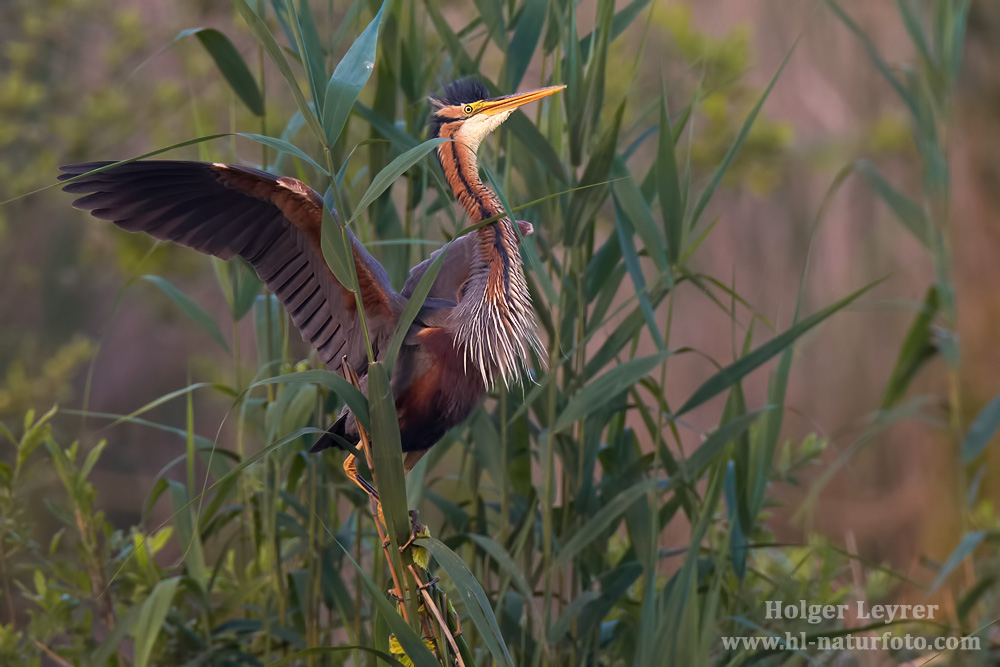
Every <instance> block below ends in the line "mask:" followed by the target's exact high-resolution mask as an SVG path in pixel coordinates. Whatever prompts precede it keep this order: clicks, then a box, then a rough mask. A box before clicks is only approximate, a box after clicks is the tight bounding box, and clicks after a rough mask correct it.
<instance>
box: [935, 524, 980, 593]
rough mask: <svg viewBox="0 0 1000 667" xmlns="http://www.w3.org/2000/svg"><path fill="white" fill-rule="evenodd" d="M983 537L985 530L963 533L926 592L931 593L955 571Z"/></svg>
mask: <svg viewBox="0 0 1000 667" xmlns="http://www.w3.org/2000/svg"><path fill="white" fill-rule="evenodd" d="M984 537H986V532H985V531H982V530H973V531H971V532H968V533H966V534H965V535H963V536H962V539H961V540H960V541H959V543H958V546H957V547H955V550H954V551H952V552H951V555H950V556H948V560H946V561H945V562H944V565H942V566H941V569H940V570H938V574H937V576H936V577H935V578H934V583H932V584H931V587H930V589H928V591H927V593H928V594H930V593H933V592H934V591H936V590H937V589H938V588H940V586H941V584H943V583H944V582H945V580H946V579H947V578H948V577H949V576H951V573H952V572H954V571H955V568H957V567H958V566H959V565H960V564H961V563H962V561H963V560H965V559H966V557H967V556H969V554H971V553H972V552H973V551H975V549H976V547H978V546H979V543H980V542H982V541H983V538H984Z"/></svg>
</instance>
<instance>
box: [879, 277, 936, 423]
mask: <svg viewBox="0 0 1000 667" xmlns="http://www.w3.org/2000/svg"><path fill="white" fill-rule="evenodd" d="M939 307H940V303H939V299H938V292H937V288H936V287H934V286H933V285H932V286H931V287H929V288H928V289H927V295H926V296H925V297H924V301H923V304H922V307H921V309H920V312H919V313H917V316H916V318H914V320H913V324H911V325H910V330H909V331H908V332H907V334H906V338H905V339H904V340H903V345H902V347H900V349H899V356H897V357H896V364H895V366H893V368H892V374H891V375H890V376H889V382H887V383H886V387H885V391H884V392H883V393H882V404H881V406H880V408H881V409H882V410H886V409H888V408H891V407H892V406H894V405H895V404H896V403H897V402H899V400H900V399H902V398H903V396H904V395H905V394H906V390H907V388H908V387H909V386H910V383H911V382H912V381H913V378H914V377H916V375H917V373H918V372H919V371H920V369H921V368H923V367H924V364H926V363H927V362H928V361H930V360H931V359H933V358H934V357H935V356H936V355H937V353H938V346H937V344H936V343H935V335H934V327H933V324H934V318H935V317H936V316H937V314H938V309H939Z"/></svg>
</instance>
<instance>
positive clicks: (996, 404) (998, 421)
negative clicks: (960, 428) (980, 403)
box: [962, 395, 1000, 463]
mask: <svg viewBox="0 0 1000 667" xmlns="http://www.w3.org/2000/svg"><path fill="white" fill-rule="evenodd" d="M998 426H1000V395H998V396H994V397H993V400H992V401H990V402H989V403H987V404H986V407H984V408H983V409H982V410H981V411H980V412H979V414H978V415H977V416H976V418H975V420H973V422H972V426H970V427H969V432H968V433H966V434H965V439H963V440H962V463H970V462H971V461H972V460H973V459H975V458H976V457H977V456H979V455H980V454H982V453H983V450H984V449H985V448H986V445H987V444H988V443H989V441H990V440H991V439H992V438H993V436H994V435H995V434H996V432H997V427H998Z"/></svg>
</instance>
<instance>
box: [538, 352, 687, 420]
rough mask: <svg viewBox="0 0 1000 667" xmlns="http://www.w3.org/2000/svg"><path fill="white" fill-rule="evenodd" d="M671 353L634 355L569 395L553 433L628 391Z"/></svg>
mask: <svg viewBox="0 0 1000 667" xmlns="http://www.w3.org/2000/svg"><path fill="white" fill-rule="evenodd" d="M671 354H673V352H671V351H670V350H665V351H663V352H660V353H658V354H653V355H650V356H648V357H639V358H637V359H630V360H629V361H626V362H625V363H623V364H621V365H619V366H616V367H614V368H612V369H611V370H610V371H608V372H607V373H605V374H604V375H601V376H599V377H597V378H595V379H594V380H592V381H591V382H589V383H588V384H587V385H586V386H584V387H583V388H582V389H580V391H578V392H577V393H576V394H574V395H573V396H572V397H571V398H570V399H569V402H568V403H567V404H566V407H565V408H563V411H562V412H561V413H559V417H558V418H557V419H556V422H555V424H553V425H552V433H553V434H555V433H559V432H560V431H563V430H565V429H567V428H569V427H570V425H572V424H573V422H575V421H577V420H579V419H583V418H585V417H587V416H588V415H590V414H591V413H592V412H594V411H595V410H596V409H597V408H599V407H601V406H604V405H606V404H607V403H608V401H609V400H611V399H612V398H613V397H615V396H617V395H618V394H621V393H622V392H624V391H627V390H628V389H629V388H630V387H631V386H632V385H634V384H635V383H636V382H638V381H639V380H640V379H642V378H644V377H645V376H646V375H648V374H649V373H650V372H651V371H652V370H653V369H654V368H656V367H657V366H659V365H660V364H662V363H663V362H665V361H666V360H667V357H669V356H670V355H671Z"/></svg>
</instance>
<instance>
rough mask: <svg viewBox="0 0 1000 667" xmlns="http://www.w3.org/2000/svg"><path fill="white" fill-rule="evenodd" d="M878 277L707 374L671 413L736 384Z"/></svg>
mask: <svg viewBox="0 0 1000 667" xmlns="http://www.w3.org/2000/svg"><path fill="white" fill-rule="evenodd" d="M881 282H882V280H877V281H875V282H873V283H871V284H869V285H866V286H864V287H862V288H861V289H859V290H858V291H856V292H854V293H852V294H849V295H848V296H846V297H844V298H843V299H841V300H839V301H837V302H835V303H833V304H831V305H829V306H827V307H826V308H824V309H823V310H821V311H819V312H818V313H814V314H813V315H810V316H809V317H807V318H805V319H804V320H801V321H799V322H797V323H795V324H794V325H792V327H790V328H789V329H787V330H786V331H784V332H783V333H781V334H779V335H778V336H775V337H774V338H773V339H771V340H770V341H768V342H767V343H764V344H763V345H761V346H760V347H758V348H757V349H756V350H754V351H753V352H751V353H750V354H748V355H746V356H744V357H742V358H740V359H739V360H737V361H736V362H734V363H732V364H730V365H729V366H726V367H725V368H723V369H722V370H721V371H719V372H718V373H716V374H715V375H713V376H712V377H710V378H709V379H708V380H706V381H705V383H704V384H702V385H701V386H700V387H698V389H697V390H695V392H694V394H692V395H691V397H690V398H689V399H688V400H687V401H686V402H685V403H684V405H682V406H681V408H680V410H678V411H677V412H676V413H674V416H675V417H679V416H680V415H682V414H684V413H686V412H688V411H689V410H693V409H694V408H696V407H698V406H699V405H701V404H702V403H704V402H705V401H707V400H709V399H710V398H713V397H715V396H717V395H718V394H720V393H722V392H723V391H725V390H726V389H728V388H729V387H731V386H732V385H734V384H736V383H737V382H739V381H740V380H742V379H743V377H744V376H746V375H747V374H749V373H750V372H751V371H753V370H755V369H757V368H758V367H759V366H761V365H762V364H764V363H766V362H767V361H768V360H769V359H771V357H773V356H775V355H776V354H778V353H780V352H781V351H782V350H784V349H785V348H787V347H788V346H790V345H791V344H792V343H794V342H795V341H796V339H798V338H799V337H800V336H801V335H802V334H804V333H806V332H807V331H809V330H810V329H812V328H813V327H815V326H816V325H817V324H819V323H820V322H822V321H823V320H825V319H826V318H828V317H830V316H831V315H833V314H834V313H836V312H837V311H839V310H841V309H843V308H844V307H845V306H847V305H849V304H850V303H851V302H853V301H854V300H855V299H857V298H858V297H859V296H861V295H862V294H864V293H865V292H867V291H868V290H870V289H872V288H873V287H875V286H876V285H878V284H880V283H881Z"/></svg>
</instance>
